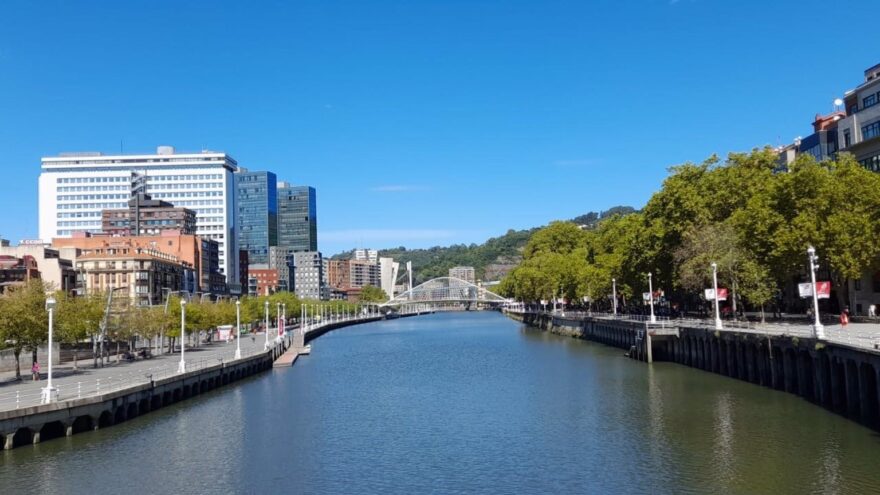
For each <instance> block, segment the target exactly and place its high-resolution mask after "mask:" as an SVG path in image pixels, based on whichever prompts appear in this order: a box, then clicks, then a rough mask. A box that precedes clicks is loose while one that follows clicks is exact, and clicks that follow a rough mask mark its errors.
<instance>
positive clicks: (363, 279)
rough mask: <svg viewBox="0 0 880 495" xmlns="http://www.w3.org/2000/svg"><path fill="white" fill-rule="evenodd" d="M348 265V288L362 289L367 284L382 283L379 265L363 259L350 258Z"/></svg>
mask: <svg viewBox="0 0 880 495" xmlns="http://www.w3.org/2000/svg"><path fill="white" fill-rule="evenodd" d="M348 267H349V273H350V274H349V279H350V282H351V283H350V284H349V288H352V289H362V288H364V287H366V286H368V285H372V286H373V287H379V286H380V285H382V278H381V276H380V273H379V265H377V264H376V263H373V262H370V261H365V260H350V261H349V262H348Z"/></svg>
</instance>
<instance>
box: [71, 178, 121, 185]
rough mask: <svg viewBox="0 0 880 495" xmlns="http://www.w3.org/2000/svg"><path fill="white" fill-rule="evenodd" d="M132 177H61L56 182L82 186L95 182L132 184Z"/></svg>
mask: <svg viewBox="0 0 880 495" xmlns="http://www.w3.org/2000/svg"><path fill="white" fill-rule="evenodd" d="M130 181H131V177H59V178H57V179H55V182H57V183H59V184H81V183H95V182H130Z"/></svg>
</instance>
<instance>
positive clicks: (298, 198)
mask: <svg viewBox="0 0 880 495" xmlns="http://www.w3.org/2000/svg"><path fill="white" fill-rule="evenodd" d="M278 246H279V247H282V248H284V249H286V250H287V252H288V253H299V252H305V251H317V250H318V216H317V212H316V201H315V188H314V187H309V186H291V185H289V184H286V183H284V182H282V183H280V184H279V186H278Z"/></svg>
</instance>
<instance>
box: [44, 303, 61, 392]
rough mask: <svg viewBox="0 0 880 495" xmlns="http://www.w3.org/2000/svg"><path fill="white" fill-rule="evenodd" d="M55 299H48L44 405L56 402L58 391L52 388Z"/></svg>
mask: <svg viewBox="0 0 880 495" xmlns="http://www.w3.org/2000/svg"><path fill="white" fill-rule="evenodd" d="M55 304H56V301H55V298H54V297H52V296H49V297H48V298H47V299H46V311H48V312H49V352H48V355H49V381H48V382H47V383H46V388H44V389H43V396H42V400H41V401H40V402H42V403H43V404H48V403H50V402H55V398H56V395H57V393H58V391H57V390H56V389H55V387H53V386H52V344H53V342H52V335H53V326H54V321H53V317H54V315H55Z"/></svg>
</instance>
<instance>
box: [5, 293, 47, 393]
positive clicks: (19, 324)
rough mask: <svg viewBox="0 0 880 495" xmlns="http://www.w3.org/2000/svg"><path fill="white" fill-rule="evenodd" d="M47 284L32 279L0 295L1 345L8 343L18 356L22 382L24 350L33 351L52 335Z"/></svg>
mask: <svg viewBox="0 0 880 495" xmlns="http://www.w3.org/2000/svg"><path fill="white" fill-rule="evenodd" d="M47 288H48V287H47V286H46V284H45V283H44V282H43V281H42V280H39V279H32V280H29V281H28V282H26V283H25V284H24V285H22V286H19V287H8V288H7V289H6V292H5V293H4V294H3V295H2V296H0V301H2V302H0V342H5V343H7V344H5V345H8V346H9V347H11V348H12V350H13V355H14V356H15V378H16V379H19V380H20V379H21V351H23V350H26V349H29V350H31V351H32V352H33V355H32V357H33V360H34V361H36V359H37V348H38V347H39V346H40V345H41V344H43V343H44V342H46V340H47V339H48V336H49V317H48V313H47V311H46V289H47Z"/></svg>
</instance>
